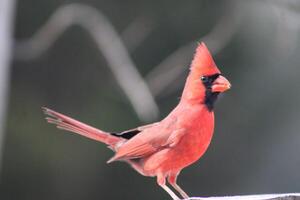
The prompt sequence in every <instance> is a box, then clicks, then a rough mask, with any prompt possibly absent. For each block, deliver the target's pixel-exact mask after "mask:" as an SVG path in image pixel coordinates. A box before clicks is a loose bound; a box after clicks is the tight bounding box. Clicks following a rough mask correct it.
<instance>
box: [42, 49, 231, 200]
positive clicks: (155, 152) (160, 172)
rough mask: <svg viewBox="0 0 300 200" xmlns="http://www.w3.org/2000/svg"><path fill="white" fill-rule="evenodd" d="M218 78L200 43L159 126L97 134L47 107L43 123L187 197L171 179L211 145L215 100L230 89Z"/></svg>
mask: <svg viewBox="0 0 300 200" xmlns="http://www.w3.org/2000/svg"><path fill="white" fill-rule="evenodd" d="M220 74H221V72H220V71H219V69H218V68H217V66H216V64H215V62H214V60H213V59H212V56H211V55H210V53H209V51H208V49H207V47H206V46H205V44H204V43H201V44H199V46H198V48H197V49H196V53H195V56H194V59H193V61H192V64H191V68H190V73H189V76H188V78H187V81H186V84H185V87H184V90H183V94H182V97H181V100H180V102H179V104H178V105H177V107H176V108H175V109H174V110H173V111H172V112H171V113H170V114H169V115H168V116H167V117H166V118H164V119H163V120H161V121H160V122H157V123H154V124H149V125H146V126H141V127H138V128H136V129H132V130H128V131H124V132H122V133H108V132H104V131H101V130H99V129H96V128H93V127H91V126H88V125H86V124H83V123H81V122H79V121H77V120H74V119H72V118H70V117H67V116H65V115H63V114H60V113H58V112H55V111H53V110H50V109H48V108H44V112H45V113H46V114H47V115H49V116H50V117H48V118H46V119H47V120H48V122H50V123H54V124H57V127H58V128H61V129H64V130H67V131H71V132H75V133H78V134H80V135H83V136H85V137H88V138H91V139H93V140H97V141H100V142H102V143H105V144H107V145H108V146H109V147H110V148H111V149H112V150H113V151H115V155H114V156H113V157H112V158H111V159H110V160H109V161H108V163H110V162H113V161H118V160H123V161H125V162H127V163H128V164H130V165H131V166H132V167H133V168H134V169H135V170H137V171H138V172H139V173H140V174H142V175H144V176H156V177H157V183H158V184H159V185H160V186H161V187H162V188H163V189H164V190H166V191H167V192H168V193H169V194H170V195H171V197H172V198H173V199H179V198H178V197H177V196H176V194H175V193H174V192H173V191H172V190H171V189H170V188H168V187H167V186H166V183H165V179H166V178H168V181H169V183H170V184H171V185H172V186H173V188H174V189H175V190H176V191H177V192H179V193H180V195H181V196H182V197H184V198H188V195H187V194H186V193H185V192H184V191H183V190H182V189H181V188H180V187H179V186H178V185H177V183H176V179H177V176H178V174H179V173H180V171H181V170H182V169H183V168H185V167H187V166H188V165H190V164H192V163H194V162H195V161H197V160H198V159H199V158H200V157H201V156H202V155H203V154H204V153H205V151H206V149H207V147H208V146H209V144H210V141H211V138H212V135H213V130H214V113H213V110H212V109H213V104H214V101H215V100H216V98H217V96H218V94H219V93H221V92H224V91H226V90H228V89H229V88H230V83H229V81H228V80H226V78H224V77H223V76H221V75H220Z"/></svg>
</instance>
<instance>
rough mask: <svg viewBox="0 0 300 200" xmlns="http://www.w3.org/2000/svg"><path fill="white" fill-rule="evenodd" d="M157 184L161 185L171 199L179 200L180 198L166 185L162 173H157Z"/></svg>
mask: <svg viewBox="0 0 300 200" xmlns="http://www.w3.org/2000/svg"><path fill="white" fill-rule="evenodd" d="M157 184H158V185H159V186H160V187H162V188H163V189H164V190H165V191H166V192H167V193H168V194H169V195H170V196H171V197H172V199H173V200H180V198H179V197H178V196H177V195H176V194H175V193H174V192H173V191H172V190H171V189H170V188H168V186H167V185H166V177H165V176H164V175H163V174H158V175H157Z"/></svg>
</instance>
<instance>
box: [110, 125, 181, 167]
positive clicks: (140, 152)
mask: <svg viewBox="0 0 300 200" xmlns="http://www.w3.org/2000/svg"><path fill="white" fill-rule="evenodd" d="M171 123H172V122H171ZM185 133H186V129H184V128H178V127H176V125H175V124H171V125H170V124H168V125H161V126H160V125H158V126H155V127H153V128H149V129H145V130H144V131H143V132H141V133H140V134H139V135H137V136H135V137H133V138H132V139H130V140H129V141H128V142H126V143H124V144H123V145H122V146H121V147H120V148H119V149H118V151H117V153H116V155H115V156H114V157H113V158H111V159H110V160H109V161H108V162H112V161H115V160H123V159H134V158H141V157H145V156H148V155H150V154H153V153H155V152H157V151H158V150H161V149H163V148H168V147H174V146H175V145H176V144H178V142H179V141H180V139H181V138H182V136H183V135H184V134H185Z"/></svg>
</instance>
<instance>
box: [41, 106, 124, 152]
mask: <svg viewBox="0 0 300 200" xmlns="http://www.w3.org/2000/svg"><path fill="white" fill-rule="evenodd" d="M42 109H43V111H44V113H45V114H46V115H48V116H49V117H46V120H47V121H48V122H49V123H51V124H55V125H56V127H57V128H59V129H63V130H66V131H70V132H74V133H77V134H79V135H82V136H85V137H87V138H90V139H93V140H96V141H99V142H103V143H105V144H107V145H109V146H110V147H114V146H115V145H116V144H117V143H118V142H120V141H121V140H124V139H122V138H120V137H116V136H113V135H111V134H109V133H106V132H104V131H101V130H99V129H96V128H94V127H92V126H89V125H87V124H84V123H82V122H79V121H77V120H75V119H72V118H70V117H68V116H65V115H63V114H61V113H58V112H56V111H54V110H51V109H49V108H45V107H43V108H42Z"/></svg>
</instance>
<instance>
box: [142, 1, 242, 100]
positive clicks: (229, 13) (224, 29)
mask: <svg viewBox="0 0 300 200" xmlns="http://www.w3.org/2000/svg"><path fill="white" fill-rule="evenodd" d="M237 3H238V2H237V1H234V0H231V1H228V2H227V3H226V8H225V9H224V14H223V15H222V17H220V19H219V21H218V22H217V23H216V25H215V26H214V27H213V28H212V30H211V31H210V32H209V33H207V34H206V35H204V36H203V37H201V38H200V39H197V41H192V42H190V43H188V44H186V45H184V46H182V47H179V48H178V49H177V50H176V51H174V52H173V53H172V54H170V55H169V56H168V57H167V58H165V59H164V60H163V61H162V62H161V63H160V64H158V65H157V66H156V67H154V68H153V70H152V71H151V72H150V73H149V74H148V75H147V76H146V80H147V82H148V84H149V87H150V89H151V91H152V93H153V95H154V96H159V95H166V94H169V93H170V92H172V90H174V89H178V87H179V86H181V85H182V84H183V83H182V82H180V81H177V84H176V81H175V80H176V79H178V77H179V76H180V75H181V74H182V73H183V72H184V71H185V70H187V66H188V65H189V63H188V62H190V61H189V59H187V58H188V57H190V56H191V55H192V54H193V51H194V49H195V46H196V44H197V42H200V41H204V42H205V43H206V44H207V45H208V47H209V49H210V51H211V53H212V54H217V53H218V52H220V51H221V50H222V49H223V48H224V47H225V46H226V45H227V44H228V43H229V42H230V41H231V39H232V37H233V35H234V33H235V32H236V30H237V28H238V25H239V24H240V21H241V20H242V14H241V12H237V10H238V9H236V7H237ZM171 83H175V84H176V85H175V86H173V89H171V90H168V93H166V92H163V91H165V89H166V87H168V86H169V85H170V84H171Z"/></svg>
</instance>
